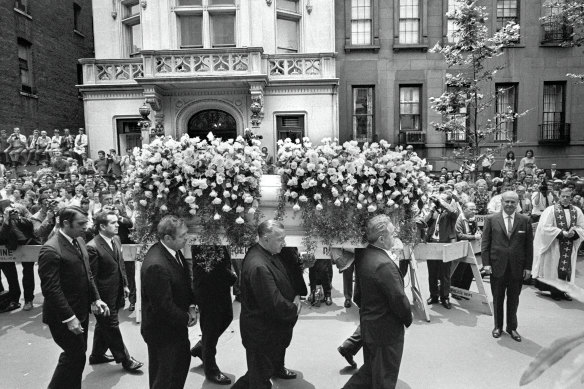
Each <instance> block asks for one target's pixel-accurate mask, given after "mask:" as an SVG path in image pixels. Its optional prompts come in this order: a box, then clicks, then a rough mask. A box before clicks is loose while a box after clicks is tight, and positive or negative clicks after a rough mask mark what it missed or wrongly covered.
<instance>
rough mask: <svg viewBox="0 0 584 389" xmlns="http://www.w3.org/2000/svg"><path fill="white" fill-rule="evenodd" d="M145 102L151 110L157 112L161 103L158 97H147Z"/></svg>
mask: <svg viewBox="0 0 584 389" xmlns="http://www.w3.org/2000/svg"><path fill="white" fill-rule="evenodd" d="M146 102H147V103H148V104H150V106H151V107H152V110H154V111H157V112H158V111H160V110H161V108H162V104H161V102H160V99H159V98H158V97H147V98H146Z"/></svg>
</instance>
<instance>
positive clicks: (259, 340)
mask: <svg viewBox="0 0 584 389" xmlns="http://www.w3.org/2000/svg"><path fill="white" fill-rule="evenodd" d="M240 288H241V314H240V316H239V321H240V327H241V339H242V343H243V346H244V347H245V348H246V349H248V350H259V351H262V350H266V349H267V348H272V347H274V346H283V347H285V346H286V343H287V342H289V336H290V328H292V327H293V326H294V324H295V323H296V320H297V318H298V315H297V308H296V305H295V304H294V303H293V301H294V297H295V296H296V293H295V291H294V288H293V287H292V284H291V283H290V279H289V278H288V275H287V273H286V269H285V268H284V266H283V265H282V263H281V262H280V259H279V257H278V256H277V255H271V254H270V253H269V252H268V251H266V250H265V249H264V248H263V247H262V246H260V245H259V244H258V243H256V244H255V245H253V246H252V247H251V248H250V249H249V250H248V252H247V254H246V255H245V258H244V259H243V264H242V268H241V283H240Z"/></svg>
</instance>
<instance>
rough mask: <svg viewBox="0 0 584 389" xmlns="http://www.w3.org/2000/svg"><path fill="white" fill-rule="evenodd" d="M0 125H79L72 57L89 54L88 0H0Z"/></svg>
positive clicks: (25, 128) (80, 108)
mask: <svg viewBox="0 0 584 389" xmlns="http://www.w3.org/2000/svg"><path fill="white" fill-rule="evenodd" d="M0 47H1V48H2V55H1V56H0V74H2V77H0V94H1V96H2V104H0V118H1V121H0V128H1V129H5V130H7V131H8V132H9V133H10V132H12V128H13V127H20V129H21V131H22V132H23V133H25V134H28V133H31V132H32V130H33V129H35V128H39V129H41V130H51V133H52V129H53V128H70V129H72V130H76V129H77V128H79V127H84V118H83V101H82V100H81V99H80V97H79V93H78V90H77V88H76V85H77V84H79V83H80V82H79V81H80V78H81V68H80V65H78V62H77V60H78V59H79V58H86V57H92V56H93V25H92V15H91V0H72V1H55V0H3V1H2V2H0Z"/></svg>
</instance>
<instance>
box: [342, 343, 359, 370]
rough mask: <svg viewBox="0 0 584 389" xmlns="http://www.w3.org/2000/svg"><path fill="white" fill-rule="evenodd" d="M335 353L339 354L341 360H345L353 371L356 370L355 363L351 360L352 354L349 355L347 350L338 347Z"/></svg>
mask: <svg viewBox="0 0 584 389" xmlns="http://www.w3.org/2000/svg"><path fill="white" fill-rule="evenodd" d="M337 351H338V352H339V354H341V355H342V356H343V358H345V360H346V361H347V363H348V364H349V365H351V367H352V368H353V369H356V368H357V362H355V360H354V359H353V354H351V353H350V352H349V350H347V349H346V348H344V347H343V346H339V347H338V348H337Z"/></svg>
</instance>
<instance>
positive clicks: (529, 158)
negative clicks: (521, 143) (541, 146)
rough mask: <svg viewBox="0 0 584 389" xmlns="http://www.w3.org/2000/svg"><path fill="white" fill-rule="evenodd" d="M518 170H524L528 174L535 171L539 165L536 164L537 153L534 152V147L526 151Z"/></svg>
mask: <svg viewBox="0 0 584 389" xmlns="http://www.w3.org/2000/svg"><path fill="white" fill-rule="evenodd" d="M517 170H524V171H525V173H526V174H534V173H535V171H536V170H537V165H536V164H535V155H534V154H533V150H532V149H529V150H527V151H526V152H525V157H523V158H521V161H519V167H518V168H517Z"/></svg>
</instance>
